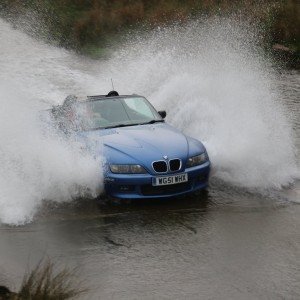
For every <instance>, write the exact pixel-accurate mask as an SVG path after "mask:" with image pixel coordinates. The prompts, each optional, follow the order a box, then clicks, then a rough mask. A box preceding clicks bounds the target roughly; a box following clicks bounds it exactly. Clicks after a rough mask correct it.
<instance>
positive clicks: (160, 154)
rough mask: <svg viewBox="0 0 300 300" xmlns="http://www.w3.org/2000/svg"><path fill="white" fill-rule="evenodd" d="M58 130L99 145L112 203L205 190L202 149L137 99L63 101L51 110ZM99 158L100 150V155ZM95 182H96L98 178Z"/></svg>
mask: <svg viewBox="0 0 300 300" xmlns="http://www.w3.org/2000/svg"><path fill="white" fill-rule="evenodd" d="M52 115H53V116H54V118H55V119H56V121H57V123H58V124H59V127H60V128H61V129H62V130H63V131H64V132H65V133H68V132H69V131H70V130H71V129H72V128H73V132H75V134H76V135H77V136H80V138H81V139H84V140H86V141H89V140H95V139H96V138H98V140H100V141H101V146H99V147H101V148H102V149H101V155H104V157H105V163H104V168H103V171H104V187H105V193H106V195H108V196H112V197H116V198H130V199H134V198H161V197H164V198H165V197H173V196H178V195H184V194H187V193H191V192H196V191H199V190H202V189H205V188H206V187H207V185H208V179H209V172H210V161H209V157H208V154H207V152H206V149H205V147H204V145H203V144H202V143H201V142H200V141H198V140H196V139H193V138H191V137H188V136H186V135H184V134H183V133H182V132H180V131H179V130H177V129H175V128H174V127H172V126H170V125H168V124H167V123H166V122H165V120H164V119H165V117H166V112H165V111H156V110H155V108H154V107H153V106H152V105H151V104H150V103H149V102H148V100H146V99H145V98H144V97H142V96H138V95H122V96H121V95H119V94H118V93H117V92H116V91H112V92H110V93H109V94H108V95H99V96H89V97H87V99H86V100H85V101H77V100H76V97H70V96H69V97H67V98H66V100H65V102H64V104H63V105H61V106H58V107H55V108H53V109H52ZM99 153H100V150H99ZM99 178H100V176H99Z"/></svg>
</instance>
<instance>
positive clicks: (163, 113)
mask: <svg viewBox="0 0 300 300" xmlns="http://www.w3.org/2000/svg"><path fill="white" fill-rule="evenodd" d="M158 113H159V114H160V116H161V117H162V118H163V119H164V118H165V117H166V116H167V113H166V111H165V110H161V111H159V112H158Z"/></svg>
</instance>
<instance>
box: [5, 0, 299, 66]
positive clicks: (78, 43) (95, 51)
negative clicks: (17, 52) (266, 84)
mask: <svg viewBox="0 0 300 300" xmlns="http://www.w3.org/2000/svg"><path fill="white" fill-rule="evenodd" d="M0 13H1V16H2V17H3V18H5V19H7V20H9V21H11V22H12V23H13V24H14V26H16V27H21V28H22V29H23V30H26V31H27V32H29V33H30V34H32V35H35V36H36V37H38V38H41V39H44V40H46V41H47V42H49V43H51V44H56V45H58V46H61V47H65V48H69V49H73V50H75V51H78V52H80V53H83V54H85V55H89V56H92V57H106V56H107V55H108V54H109V49H110V48H114V47H115V46H116V45H119V44H120V43H122V42H123V41H124V36H126V34H128V32H135V31H139V30H144V29H147V30H148V29H150V30H151V29H153V28H157V27H158V26H165V25H168V24H173V23H174V22H175V23H186V22H188V21H189V20H191V19H194V18H202V17H205V18H208V17H212V16H216V15H218V16H235V17H236V16H237V17H239V18H240V19H241V20H244V19H248V20H252V21H253V22H255V23H257V24H260V26H262V27H264V29H265V32H266V36H265V39H264V44H265V45H264V46H265V47H266V48H269V49H273V52H274V54H275V57H280V58H282V59H284V60H286V61H287V65H291V66H300V62H299V61H300V5H299V1H298V0H285V1H282V0H281V1H280V0H271V1H268V0H264V1H259V4H257V3H253V1H249V0H244V1H237V0H234V1H230V2H228V1H225V0H220V1H217V0H213V1H208V0H204V1H192V0H188V1H184V2H182V1H178V0H166V1H159V0H156V1H152V2H150V3H149V2H148V1H146V0H132V1H126V0H118V1H114V2H113V3H111V2H110V1H103V0H94V1H82V0H76V1H73V0H65V1H59V0H52V1H49V0H34V1H29V0H24V1H17V0H16V1H4V2H2V3H1V4H0ZM37 25H38V26H37ZM276 45H280V47H278V46H276Z"/></svg>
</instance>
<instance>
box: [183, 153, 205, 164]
mask: <svg viewBox="0 0 300 300" xmlns="http://www.w3.org/2000/svg"><path fill="white" fill-rule="evenodd" d="M205 162H206V155H205V152H203V153H202V154H200V155H197V156H193V157H190V158H189V159H188V160H187V164H186V167H187V168H191V167H196V166H199V165H201V164H203V163H205Z"/></svg>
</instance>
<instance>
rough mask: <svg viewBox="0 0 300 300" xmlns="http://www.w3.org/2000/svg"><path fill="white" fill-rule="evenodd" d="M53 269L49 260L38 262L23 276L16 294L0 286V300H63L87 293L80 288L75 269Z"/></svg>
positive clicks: (52, 264)
mask: <svg viewBox="0 0 300 300" xmlns="http://www.w3.org/2000/svg"><path fill="white" fill-rule="evenodd" d="M55 269H56V268H55V264H54V263H53V262H51V261H50V260H46V261H44V260H43V261H40V262H39V263H38V265H37V266H36V267H35V268H34V269H33V270H32V271H30V272H28V273H27V274H25V276H24V279H23V282H22V285H21V287H20V289H19V291H18V292H15V293H14V292H11V291H10V290H9V289H8V288H7V287H4V286H1V287H0V299H1V300H65V299H74V298H77V297H78V296H79V295H81V294H83V293H84V292H86V291H87V289H82V288H81V287H80V284H79V283H78V280H77V270H76V269H69V268H64V269H62V270H61V271H56V270H55ZM1 289H2V293H1Z"/></svg>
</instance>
